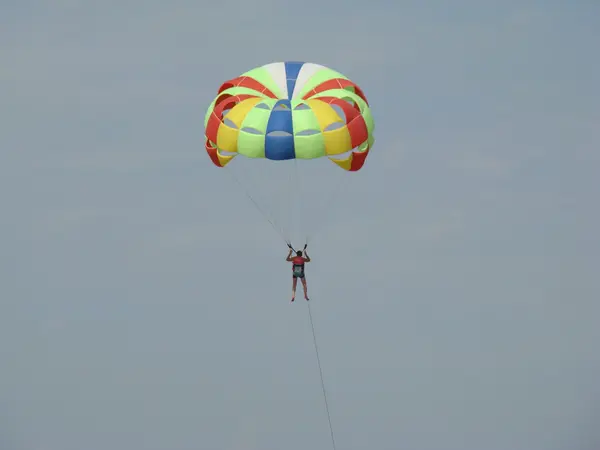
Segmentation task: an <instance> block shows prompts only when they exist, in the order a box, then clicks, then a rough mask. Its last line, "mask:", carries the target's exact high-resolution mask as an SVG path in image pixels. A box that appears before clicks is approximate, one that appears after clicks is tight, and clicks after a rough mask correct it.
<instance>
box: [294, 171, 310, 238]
mask: <svg viewBox="0 0 600 450" xmlns="http://www.w3.org/2000/svg"><path fill="white" fill-rule="evenodd" d="M294 172H295V176H296V182H295V183H294V184H295V188H296V202H297V203H298V210H299V212H298V216H297V217H298V228H299V230H298V234H299V236H298V237H299V238H300V237H301V236H300V234H301V233H304V232H305V228H304V220H306V213H307V212H306V211H305V209H304V208H303V207H302V206H301V204H302V202H303V201H304V200H305V197H307V193H306V192H304V189H303V187H302V180H301V179H300V171H299V169H298V159H294ZM304 241H305V242H304V243H305V244H307V242H306V237H304Z"/></svg>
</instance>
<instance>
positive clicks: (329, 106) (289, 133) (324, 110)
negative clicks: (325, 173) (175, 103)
mask: <svg viewBox="0 0 600 450" xmlns="http://www.w3.org/2000/svg"><path fill="white" fill-rule="evenodd" d="M204 128H205V138H206V143H205V148H206V151H207V152H208V155H209V156H210V158H211V160H212V162H213V163H214V164H215V165H216V166H218V167H224V166H225V165H227V164H228V163H229V162H230V161H231V160H232V159H233V158H234V157H236V156H237V155H243V156H245V157H248V158H263V159H268V160H273V161H282V160H290V159H315V158H321V157H328V158H329V159H330V160H332V161H333V162H335V163H336V164H337V165H338V166H339V167H341V168H342V169H344V170H347V171H353V172H354V171H358V170H360V169H361V168H362V167H363V164H364V163H365V159H366V158H367V155H368V154H369V151H370V149H371V147H372V146H373V142H374V137H373V130H374V122H373V117H372V115H371V110H370V107H369V103H368V101H367V98H366V97H365V95H364V93H363V92H362V90H361V89H360V88H359V87H358V86H357V85H356V84H355V83H353V82H352V81H350V80H349V79H348V78H346V77H345V76H344V75H342V74H341V73H338V72H336V71H334V70H332V69H329V68H327V67H324V66H322V65H319V64H313V63H303V62H276V63H271V64H267V65H265V66H262V67H258V68H255V69H252V70H250V71H248V72H246V73H244V74H242V75H240V76H239V77H237V78H234V79H232V80H229V81H226V82H225V83H223V84H222V85H221V87H220V88H219V90H218V93H217V97H216V98H215V99H214V100H213V102H212V103H211V105H210V107H209V108H208V111H207V113H206V116H205V119H204Z"/></svg>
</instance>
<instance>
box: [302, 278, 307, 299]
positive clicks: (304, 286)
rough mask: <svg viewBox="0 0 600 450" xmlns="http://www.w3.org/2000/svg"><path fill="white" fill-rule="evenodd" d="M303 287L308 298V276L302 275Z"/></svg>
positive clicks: (305, 296)
mask: <svg viewBox="0 0 600 450" xmlns="http://www.w3.org/2000/svg"><path fill="white" fill-rule="evenodd" d="M302 287H303V288H304V298H305V299H306V300H308V288H307V287H306V277H302Z"/></svg>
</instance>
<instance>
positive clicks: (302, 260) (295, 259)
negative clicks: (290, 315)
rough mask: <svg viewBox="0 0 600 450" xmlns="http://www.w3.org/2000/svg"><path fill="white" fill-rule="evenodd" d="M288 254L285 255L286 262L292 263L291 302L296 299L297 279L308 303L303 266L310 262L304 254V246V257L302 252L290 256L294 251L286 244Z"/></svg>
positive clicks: (308, 257)
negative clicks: (288, 250)
mask: <svg viewBox="0 0 600 450" xmlns="http://www.w3.org/2000/svg"><path fill="white" fill-rule="evenodd" d="M288 247H289V248H290V252H289V253H288V255H287V258H286V261H288V262H291V263H292V302H293V301H294V300H295V299H296V285H297V283H298V278H300V280H301V281H302V287H303V288H304V298H305V299H306V300H307V301H308V293H307V287H306V275H305V274H304V264H306V263H307V262H310V256H308V254H307V253H306V246H304V255H303V254H302V250H298V251H297V252H296V256H292V252H293V251H294V249H293V248H292V246H291V245H289V244H288Z"/></svg>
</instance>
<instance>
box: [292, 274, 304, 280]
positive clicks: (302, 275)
mask: <svg viewBox="0 0 600 450" xmlns="http://www.w3.org/2000/svg"><path fill="white" fill-rule="evenodd" d="M292 278H294V279H296V278H304V273H299V274H298V275H296V274H295V273H294V274H292Z"/></svg>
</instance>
